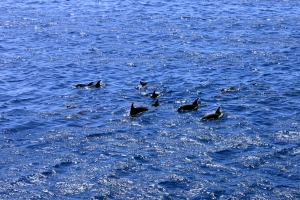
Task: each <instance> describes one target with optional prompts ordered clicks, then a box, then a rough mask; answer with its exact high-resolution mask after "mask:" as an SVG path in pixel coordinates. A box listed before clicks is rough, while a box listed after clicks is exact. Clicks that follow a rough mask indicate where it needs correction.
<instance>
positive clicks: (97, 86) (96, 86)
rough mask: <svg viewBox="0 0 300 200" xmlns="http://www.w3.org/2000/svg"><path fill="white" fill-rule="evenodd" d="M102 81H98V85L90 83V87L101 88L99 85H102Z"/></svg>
mask: <svg viewBox="0 0 300 200" xmlns="http://www.w3.org/2000/svg"><path fill="white" fill-rule="evenodd" d="M100 82H101V80H100V81H98V82H97V83H96V85H90V86H89V87H90V88H99V87H100V86H101V84H100Z"/></svg>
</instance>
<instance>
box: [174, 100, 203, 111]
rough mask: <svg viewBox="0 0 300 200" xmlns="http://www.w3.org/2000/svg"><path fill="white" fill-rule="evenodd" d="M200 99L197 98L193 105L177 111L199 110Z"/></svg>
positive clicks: (182, 107) (184, 106)
mask: <svg viewBox="0 0 300 200" xmlns="http://www.w3.org/2000/svg"><path fill="white" fill-rule="evenodd" d="M198 99H199V98H197V99H196V100H195V101H194V102H193V103H192V104H188V105H183V106H180V107H179V108H178V110H177V111H178V112H179V111H183V110H194V109H197V108H198Z"/></svg>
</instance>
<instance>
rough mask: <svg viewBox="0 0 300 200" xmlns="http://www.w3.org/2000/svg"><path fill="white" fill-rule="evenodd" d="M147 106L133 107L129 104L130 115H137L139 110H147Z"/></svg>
mask: <svg viewBox="0 0 300 200" xmlns="http://www.w3.org/2000/svg"><path fill="white" fill-rule="evenodd" d="M147 110H148V108H146V107H136V108H135V107H134V105H133V103H132V104H131V108H130V116H134V115H137V114H139V113H141V112H144V111H147Z"/></svg>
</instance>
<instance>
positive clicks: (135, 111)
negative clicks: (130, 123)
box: [75, 80, 223, 120]
mask: <svg viewBox="0 0 300 200" xmlns="http://www.w3.org/2000/svg"><path fill="white" fill-rule="evenodd" d="M100 82H101V80H99V81H98V82H97V83H96V84H95V85H94V82H90V83H88V84H77V85H75V87H76V88H81V87H88V88H100V86H101V83H100ZM147 84H148V82H142V81H140V85H141V87H145V86H146V85H147ZM158 96H159V93H156V91H155V90H154V91H153V93H152V94H151V95H150V97H151V98H156V97H158ZM198 100H199V98H197V99H196V100H195V101H194V102H193V103H192V104H187V105H182V106H180V107H179V108H178V109H177V111H178V112H182V111H191V110H196V109H197V108H198V105H199V104H198ZM152 106H159V102H158V100H156V102H155V103H154V104H152ZM220 109H221V108H220V107H218V108H217V110H216V111H215V112H214V113H211V114H207V115H205V116H204V117H202V118H201V120H214V119H219V118H220V117H222V116H223V113H222V112H221V110H220ZM148 110H149V109H148V108H147V107H142V106H139V107H134V103H132V104H131V108H130V116H132V117H133V116H136V115H137V114H140V113H142V112H145V111H148Z"/></svg>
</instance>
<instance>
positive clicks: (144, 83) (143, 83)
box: [140, 81, 148, 87]
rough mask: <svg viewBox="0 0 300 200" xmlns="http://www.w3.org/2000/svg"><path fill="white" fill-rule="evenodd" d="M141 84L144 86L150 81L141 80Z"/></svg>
mask: <svg viewBox="0 0 300 200" xmlns="http://www.w3.org/2000/svg"><path fill="white" fill-rule="evenodd" d="M140 84H141V86H142V87H144V86H145V85H147V84H148V82H143V81H140Z"/></svg>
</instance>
